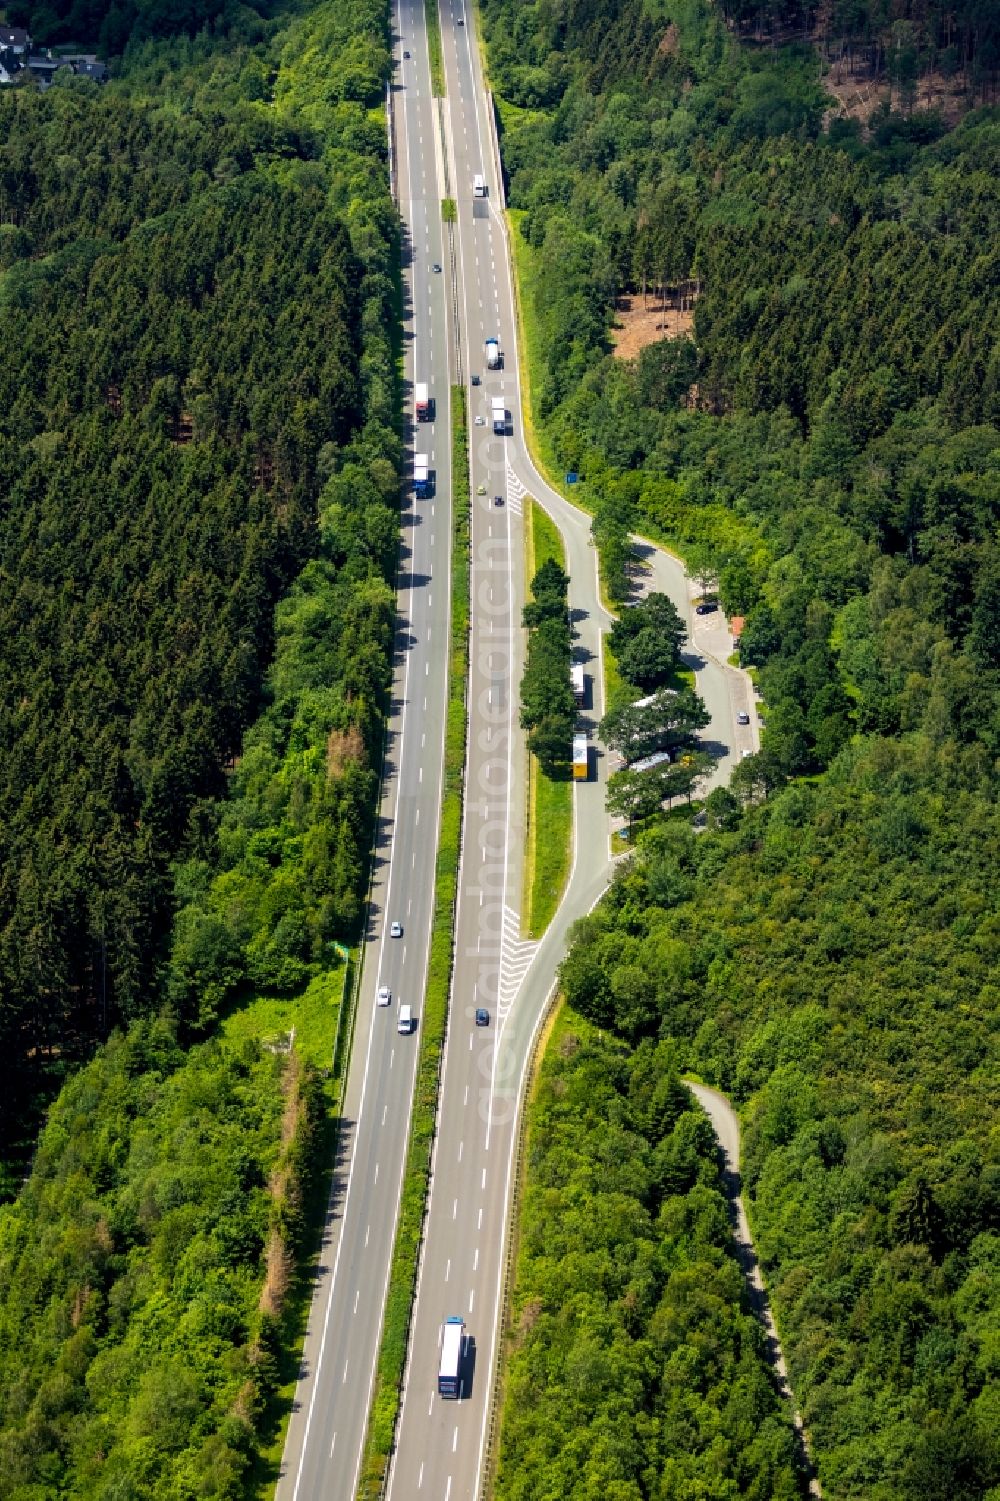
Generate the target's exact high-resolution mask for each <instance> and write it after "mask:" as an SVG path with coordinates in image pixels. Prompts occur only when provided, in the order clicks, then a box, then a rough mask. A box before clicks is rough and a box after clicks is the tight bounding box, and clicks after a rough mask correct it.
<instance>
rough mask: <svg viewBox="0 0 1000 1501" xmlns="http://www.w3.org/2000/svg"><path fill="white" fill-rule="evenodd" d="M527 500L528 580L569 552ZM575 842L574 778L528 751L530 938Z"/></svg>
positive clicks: (547, 914) (552, 904)
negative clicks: (556, 773)
mask: <svg viewBox="0 0 1000 1501" xmlns="http://www.w3.org/2000/svg"><path fill="white" fill-rule="evenodd" d="M524 505H525V528H524V559H525V571H526V573H527V580H526V582H527V583H530V581H531V580H532V579H533V578H534V576H535V574H536V573H537V572H538V570H539V568H541V566H542V564H543V563H546V562H548V560H549V559H550V558H553V559H554V560H555V561H556V562H557V563H558V564H559V566H560V568H565V567H566V552H565V549H564V547H563V544H562V538H561V537H560V535H559V531H558V529H557V527H556V526H555V523H554V522H553V521H551V520H550V518H549V517H548V515H547V514H546V513H545V511H543V510H542V508H541V506H540V505H539V504H538V502H537V501H536V500H532V499H531V498H530V496H526V497H525V501H524ZM525 592H527V591H525ZM572 843H573V783H572V781H571V780H570V779H569V777H568V776H566V777H561V778H554V777H550V776H547V775H546V774H545V772H544V771H542V768H541V767H540V766H539V764H538V758H537V756H532V755H529V756H528V828H527V838H526V839H525V842H524V915H523V928H524V931H525V933H526V935H527V936H528V937H529V938H540V937H541V935H542V934H543V933H544V932H545V929H546V928H547V927H548V925H549V923H550V922H551V921H552V916H553V913H554V912H555V910H556V908H557V907H558V905H559V899H560V897H561V896H562V893H563V888H564V887H565V885H566V877H567V875H568V874H569V862H570V852H571V849H572Z"/></svg>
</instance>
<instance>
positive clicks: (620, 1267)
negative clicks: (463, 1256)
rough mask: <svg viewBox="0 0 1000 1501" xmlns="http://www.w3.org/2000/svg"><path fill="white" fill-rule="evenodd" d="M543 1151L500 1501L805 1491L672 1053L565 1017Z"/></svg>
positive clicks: (682, 1500)
mask: <svg viewBox="0 0 1000 1501" xmlns="http://www.w3.org/2000/svg"><path fill="white" fill-rule="evenodd" d="M527 1158H528V1170H529V1177H528V1188H527V1191H526V1194H525V1199H524V1206H523V1212H522V1216H521V1232H520V1244H519V1253H518V1259H517V1269H516V1282H515V1291H514V1297H513V1306H512V1309H511V1317H510V1327H509V1332H508V1376H507V1392H506V1398H507V1400H506V1404H505V1408H504V1422H503V1428H502V1436H501V1446H500V1466H499V1475H498V1481H497V1495H498V1496H499V1497H500V1498H501V1501H528V1498H535V1497H543V1496H544V1497H550V1496H551V1497H553V1498H555V1497H559V1498H560V1501H584V1498H590V1497H596V1496H606V1497H609V1498H612V1501H641V1498H642V1497H644V1496H655V1497H662V1498H663V1501H667V1498H668V1497H669V1498H671V1501H696V1498H697V1501H702V1498H704V1497H709V1496H711V1497H719V1498H722V1497H731V1496H732V1497H735V1496H746V1497H748V1498H753V1501H791V1498H792V1497H795V1496H799V1495H801V1494H803V1492H804V1487H803V1485H802V1480H801V1475H800V1474H799V1472H798V1470H797V1466H796V1456H795V1449H794V1445H793V1440H792V1428H791V1423H790V1421H789V1418H788V1414H787V1413H785V1412H782V1410H781V1405H780V1401H779V1399H778V1397H777V1395H776V1393H775V1390H774V1387H773V1385H772V1382H771V1379H770V1375H769V1372H768V1369H767V1365H766V1361H765V1358H764V1352H763V1334H762V1332H761V1329H760V1326H759V1325H758V1324H757V1323H756V1321H755V1319H754V1317H753V1315H752V1314H751V1313H750V1312H749V1310H748V1309H747V1308H746V1307H745V1306H744V1304H743V1301H742V1287H741V1284H742V1274H741V1272H740V1269H739V1266H738V1264H737V1262H736V1258H735V1255H734V1252H733V1241H732V1234H731V1231H730V1228H729V1220H728V1218H727V1213H726V1204H725V1200H724V1199H723V1196H722V1193H721V1190H720V1188H719V1175H718V1168H717V1165H716V1155H715V1138H714V1136H713V1134H712V1128H711V1126H710V1125H709V1123H708V1121H707V1119H706V1118H705V1116H704V1114H703V1113H702V1111H701V1110H700V1109H699V1108H698V1107H696V1106H695V1105H694V1104H693V1101H692V1099H691V1096H690V1095H689V1094H688V1092H687V1090H686V1089H685V1088H684V1086H683V1084H681V1082H680V1079H679V1077H678V1074H677V1054H676V1050H675V1049H674V1047H673V1045H672V1044H670V1043H664V1042H661V1043H657V1042H655V1041H653V1040H652V1039H651V1038H649V1037H647V1038H645V1039H643V1040H642V1041H641V1042H640V1043H639V1044H638V1046H636V1047H634V1048H633V1047H628V1046H625V1045H623V1043H622V1042H621V1041H620V1040H619V1039H616V1038H613V1037H610V1036H609V1035H608V1034H607V1033H606V1032H604V1031H600V1032H599V1031H598V1030H597V1028H596V1027H593V1026H590V1025H588V1024H587V1023H586V1022H585V1021H582V1020H581V1018H580V1017H579V1015H573V1014H569V1013H567V1014H566V1015H564V1016H563V1017H561V1018H560V1020H559V1021H558V1022H557V1024H556V1028H555V1030H554V1032H553V1035H552V1037H551V1039H550V1042H549V1045H548V1048H547V1051H546V1056H545V1062H544V1065H543V1066H542V1069H541V1072H540V1077H539V1080H538V1085H537V1089H536V1092H535V1094H534V1097H533V1099H532V1104H531V1109H530V1116H529V1126H528V1147H527Z"/></svg>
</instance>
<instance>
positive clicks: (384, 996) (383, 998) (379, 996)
mask: <svg viewBox="0 0 1000 1501" xmlns="http://www.w3.org/2000/svg"><path fill="white" fill-rule="evenodd" d="M375 1000H376V1003H377V1004H378V1005H379V1006H391V1005H392V991H391V990H390V989H389V987H388V985H380V986H379V988H378V990H376V992H375Z"/></svg>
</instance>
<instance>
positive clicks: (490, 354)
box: [483, 339, 503, 370]
mask: <svg viewBox="0 0 1000 1501" xmlns="http://www.w3.org/2000/svg"><path fill="white" fill-rule="evenodd" d="M483 351H484V353H485V355H486V368H487V370H499V369H500V368H501V366H502V365H503V355H502V354H501V353H500V341H499V339H487V340H486V343H485V344H484V345H483Z"/></svg>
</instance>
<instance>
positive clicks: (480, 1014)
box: [476, 1006, 490, 1027]
mask: <svg viewBox="0 0 1000 1501" xmlns="http://www.w3.org/2000/svg"><path fill="white" fill-rule="evenodd" d="M489 1024H490V1013H489V1012H488V1011H487V1009H486V1007H485V1006H477V1007H476V1026H477V1027H488V1026H489Z"/></svg>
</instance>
